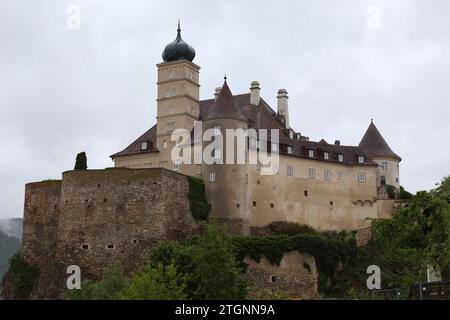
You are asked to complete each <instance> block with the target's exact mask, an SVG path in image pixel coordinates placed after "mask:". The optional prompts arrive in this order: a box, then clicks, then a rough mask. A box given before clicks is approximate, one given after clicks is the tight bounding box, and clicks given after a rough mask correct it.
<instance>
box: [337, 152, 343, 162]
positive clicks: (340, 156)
mask: <svg viewBox="0 0 450 320" xmlns="http://www.w3.org/2000/svg"><path fill="white" fill-rule="evenodd" d="M338 161H339V162H343V161H344V155H343V154H338Z"/></svg>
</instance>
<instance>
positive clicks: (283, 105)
mask: <svg viewBox="0 0 450 320" xmlns="http://www.w3.org/2000/svg"><path fill="white" fill-rule="evenodd" d="M277 99H278V113H279V114H281V115H282V116H284V120H285V123H284V124H285V126H286V129H289V108H288V99H289V97H288V93H287V91H286V89H280V90H278V96H277Z"/></svg>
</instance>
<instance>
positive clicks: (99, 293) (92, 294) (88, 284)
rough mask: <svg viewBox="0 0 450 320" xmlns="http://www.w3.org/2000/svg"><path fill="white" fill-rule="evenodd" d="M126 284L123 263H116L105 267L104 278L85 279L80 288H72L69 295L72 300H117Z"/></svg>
mask: <svg viewBox="0 0 450 320" xmlns="http://www.w3.org/2000/svg"><path fill="white" fill-rule="evenodd" d="M125 284H126V281H125V278H124V276H123V268H122V265H121V264H120V263H116V264H113V265H110V266H108V267H106V268H105V270H104V273H103V278H102V280H100V281H98V282H94V281H91V280H85V281H83V283H82V284H81V289H80V290H70V291H69V292H68V294H67V296H68V298H69V299H70V300H117V299H118V298H119V295H120V292H121V291H122V290H123V288H124V287H125Z"/></svg>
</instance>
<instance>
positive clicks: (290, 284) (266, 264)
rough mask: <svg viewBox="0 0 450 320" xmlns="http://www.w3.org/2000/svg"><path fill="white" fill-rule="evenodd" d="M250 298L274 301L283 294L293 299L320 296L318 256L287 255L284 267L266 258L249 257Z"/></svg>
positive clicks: (246, 260) (293, 253)
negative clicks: (254, 258) (259, 259)
mask: <svg viewBox="0 0 450 320" xmlns="http://www.w3.org/2000/svg"><path fill="white" fill-rule="evenodd" d="M244 262H245V263H246V264H247V265H248V267H247V272H246V274H245V278H246V279H247V281H248V283H249V286H250V292H249V298H250V299H271V298H274V296H276V295H277V294H280V292H282V294H283V295H287V297H284V296H283V297H281V298H289V299H314V298H315V297H317V294H318V286H317V283H318V282H317V277H318V273H317V268H316V261H315V259H314V257H312V256H310V255H309V254H306V253H300V252H297V251H291V252H287V253H285V254H284V255H283V258H282V259H281V262H280V265H276V264H271V263H270V261H269V260H267V258H266V257H264V256H263V257H262V258H261V261H260V262H257V261H255V260H253V259H252V258H250V257H248V256H246V257H245V259H244Z"/></svg>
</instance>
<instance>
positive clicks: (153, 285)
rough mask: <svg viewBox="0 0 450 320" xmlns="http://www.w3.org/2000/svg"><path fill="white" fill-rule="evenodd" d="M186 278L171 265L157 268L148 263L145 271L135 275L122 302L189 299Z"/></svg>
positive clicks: (160, 265)
mask: <svg viewBox="0 0 450 320" xmlns="http://www.w3.org/2000/svg"><path fill="white" fill-rule="evenodd" d="M184 282H185V280H184V276H183V275H181V274H179V273H178V271H177V267H176V266H175V265H174V264H173V263H171V264H169V265H163V264H162V263H159V264H158V265H157V266H156V267H154V266H152V264H151V262H149V263H147V265H146V266H145V268H144V270H143V271H142V272H140V273H136V274H134V275H133V277H132V279H131V282H130V284H129V285H128V286H127V287H125V288H124V290H123V291H122V292H121V294H120V299H122V300H182V299H187V295H186V294H185V293H184V291H185V283H184Z"/></svg>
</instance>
